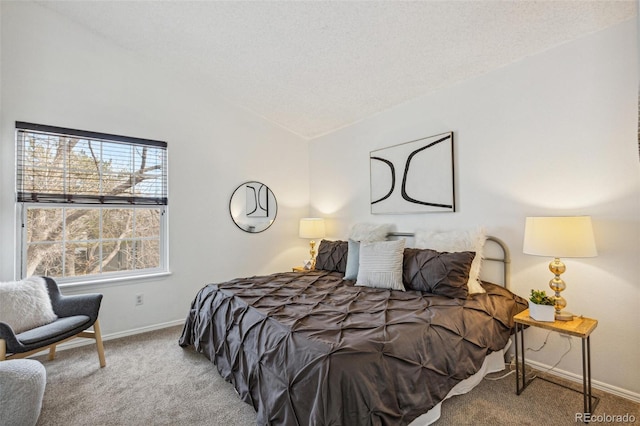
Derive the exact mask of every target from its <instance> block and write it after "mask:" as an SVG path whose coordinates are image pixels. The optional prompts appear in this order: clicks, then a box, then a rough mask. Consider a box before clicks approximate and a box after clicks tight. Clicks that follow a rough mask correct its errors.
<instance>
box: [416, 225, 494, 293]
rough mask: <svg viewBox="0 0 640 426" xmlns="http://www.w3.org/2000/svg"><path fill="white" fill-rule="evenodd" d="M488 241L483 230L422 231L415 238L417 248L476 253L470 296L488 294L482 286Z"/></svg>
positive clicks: (471, 272) (469, 281)
mask: <svg viewBox="0 0 640 426" xmlns="http://www.w3.org/2000/svg"><path fill="white" fill-rule="evenodd" d="M486 240H487V235H486V233H485V230H484V229H482V228H479V229H477V230H467V231H447V232H438V231H426V230H422V231H416V232H415V236H414V244H415V246H416V248H426V249H431V250H436V251H446V252H459V251H473V252H475V253H476V257H474V258H473V262H472V263H471V270H470V271H469V280H468V281H467V287H468V288H469V294H474V293H486V291H485V289H484V288H483V287H482V285H480V268H481V267H482V258H483V249H484V243H485V241H486Z"/></svg>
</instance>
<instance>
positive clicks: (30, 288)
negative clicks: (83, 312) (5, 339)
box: [0, 277, 58, 334]
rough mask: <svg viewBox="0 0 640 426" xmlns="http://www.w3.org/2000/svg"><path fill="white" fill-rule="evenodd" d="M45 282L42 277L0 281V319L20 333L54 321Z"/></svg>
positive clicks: (54, 315) (53, 313)
mask: <svg viewBox="0 0 640 426" xmlns="http://www.w3.org/2000/svg"><path fill="white" fill-rule="evenodd" d="M57 318H58V316H57V315H56V314H55V312H53V307H52V306H51V299H49V292H48V291H47V284H46V282H45V280H44V278H42V277H30V278H27V279H25V280H22V281H10V282H4V283H0V321H2V322H4V323H7V324H9V326H11V328H12V329H13V331H14V333H16V334H18V333H22V332H23V331H26V330H30V329H32V328H36V327H40V326H41V325H45V324H48V323H50V322H52V321H55V320H56V319H57Z"/></svg>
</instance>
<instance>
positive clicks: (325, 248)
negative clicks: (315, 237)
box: [316, 240, 348, 273]
mask: <svg viewBox="0 0 640 426" xmlns="http://www.w3.org/2000/svg"><path fill="white" fill-rule="evenodd" d="M347 250H348V245H347V242H346V241H339V240H338V241H328V240H322V241H321V242H320V246H319V247H318V255H317V256H316V269H322V270H324V271H337V272H342V273H344V271H345V269H346V267H347Z"/></svg>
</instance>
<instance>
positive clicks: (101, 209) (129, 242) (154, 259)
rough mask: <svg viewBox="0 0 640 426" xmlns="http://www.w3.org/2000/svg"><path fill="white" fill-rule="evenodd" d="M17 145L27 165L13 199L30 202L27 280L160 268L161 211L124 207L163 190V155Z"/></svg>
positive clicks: (139, 149) (107, 146) (67, 144)
mask: <svg viewBox="0 0 640 426" xmlns="http://www.w3.org/2000/svg"><path fill="white" fill-rule="evenodd" d="M23 137H24V138H26V139H25V140H23V141H22V149H23V151H24V152H23V154H22V158H27V159H28V160H27V161H28V164H25V165H24V166H23V169H24V170H26V171H27V172H26V173H25V177H24V178H22V188H19V191H20V189H24V190H25V193H28V194H29V195H30V197H31V199H32V201H34V202H29V203H28V204H27V205H26V230H27V235H26V245H27V247H26V251H27V261H26V271H25V273H26V276H30V275H33V274H37V275H47V276H53V277H74V276H83V275H92V274H101V273H109V272H122V271H134V270H140V269H154V268H158V267H160V264H161V258H160V256H161V215H162V214H163V210H164V206H154V205H144V204H145V203H143V205H129V204H134V203H133V202H132V201H131V200H136V199H141V198H144V197H147V198H153V197H154V196H157V195H158V193H160V192H161V191H162V190H163V188H160V187H159V186H160V185H161V184H162V182H161V183H159V182H160V181H161V178H162V176H161V174H160V173H161V172H162V168H163V167H164V163H163V161H164V157H162V155H164V153H163V152H160V151H161V150H159V149H154V147H152V146H151V147H147V146H131V145H130V144H129V145H127V144H115V143H103V142H102V141H99V140H91V139H82V138H72V137H66V136H58V135H50V134H39V133H31V132H25V133H24V134H23ZM53 194H56V195H55V196H54V195H53ZM60 194H62V195H60ZM56 197H57V198H56ZM60 197H62V198H66V200H65V199H63V200H59V198H60ZM121 199H122V200H124V201H122V200H121ZM52 200H53V201H52ZM127 200H129V203H128V201H127ZM41 201H45V202H41ZM65 201H66V202H65ZM94 203H95V204H94ZM146 204H150V203H146Z"/></svg>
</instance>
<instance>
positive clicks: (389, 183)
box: [369, 132, 455, 214]
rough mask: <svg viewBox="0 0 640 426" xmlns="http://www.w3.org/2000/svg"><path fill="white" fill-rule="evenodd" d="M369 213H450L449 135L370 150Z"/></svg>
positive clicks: (452, 195)
mask: <svg viewBox="0 0 640 426" xmlns="http://www.w3.org/2000/svg"><path fill="white" fill-rule="evenodd" d="M369 163H370V168H371V213H373V214H394V213H431V212H454V211H455V193H454V168H453V132H449V133H443V134H440V135H435V136H429V137H426V138H423V139H418V140H415V141H411V142H406V143H401V144H399V145H394V146H390V147H388V148H382V149H378V150H375V151H371V153H370V154H369Z"/></svg>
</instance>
